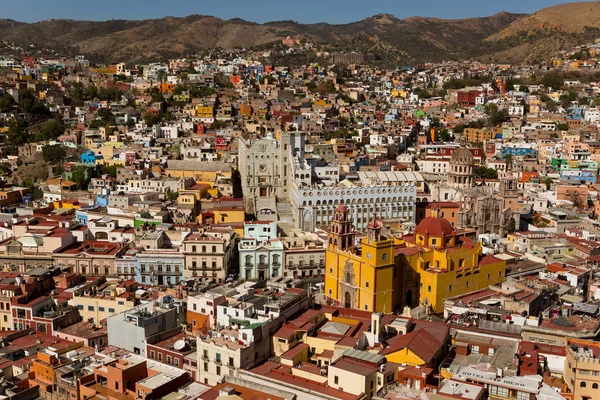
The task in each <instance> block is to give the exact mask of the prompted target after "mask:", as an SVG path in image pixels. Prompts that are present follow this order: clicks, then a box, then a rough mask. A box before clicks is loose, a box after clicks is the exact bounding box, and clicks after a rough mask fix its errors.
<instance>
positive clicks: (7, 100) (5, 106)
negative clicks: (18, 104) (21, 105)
mask: <svg viewBox="0 0 600 400" xmlns="http://www.w3.org/2000/svg"><path fill="white" fill-rule="evenodd" d="M14 105H15V99H13V97H12V96H11V95H10V94H8V93H6V94H5V95H4V96H2V97H0V112H3V113H7V112H9V111H11V110H12V108H13V106H14Z"/></svg>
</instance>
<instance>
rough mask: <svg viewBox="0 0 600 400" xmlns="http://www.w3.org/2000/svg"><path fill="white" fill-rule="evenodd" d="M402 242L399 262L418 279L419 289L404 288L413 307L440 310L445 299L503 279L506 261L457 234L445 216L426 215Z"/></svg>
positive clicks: (398, 252) (477, 243) (478, 243)
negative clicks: (484, 253)
mask: <svg viewBox="0 0 600 400" xmlns="http://www.w3.org/2000/svg"><path fill="white" fill-rule="evenodd" d="M403 245H404V247H401V248H399V249H398V250H397V254H398V256H399V257H400V258H401V259H402V261H401V264H402V265H403V266H404V267H405V268H410V269H411V270H412V271H411V272H410V273H408V274H407V275H408V276H413V277H415V279H418V290H417V291H416V292H415V291H413V289H412V288H409V289H408V290H407V292H406V300H405V301H406V303H407V304H408V305H410V306H412V307H414V306H417V305H426V306H429V308H430V310H431V311H432V312H434V313H440V312H443V310H444V299H446V298H448V297H453V296H458V295H462V294H465V293H469V292H474V291H477V290H480V289H483V288H486V287H488V286H489V285H495V284H497V283H500V282H502V281H503V280H504V273H505V270H506V262H505V261H502V260H500V259H498V258H496V257H494V256H491V255H488V256H483V254H482V244H481V242H473V241H472V240H471V239H470V238H468V237H466V236H465V235H460V234H457V233H456V232H455V230H454V229H453V228H452V226H451V225H450V223H449V222H448V221H447V220H445V219H444V218H438V217H428V218H425V219H424V220H423V221H421V222H420V223H419V225H418V226H417V228H416V229H415V234H414V235H410V236H407V237H406V238H405V239H404V243H403ZM411 286H412V287H414V286H416V285H414V284H413V285H411ZM417 293H418V296H417Z"/></svg>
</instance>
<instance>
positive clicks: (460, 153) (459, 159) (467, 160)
mask: <svg viewBox="0 0 600 400" xmlns="http://www.w3.org/2000/svg"><path fill="white" fill-rule="evenodd" d="M474 161H475V160H474V158H473V154H471V152H470V151H469V150H468V149H467V148H466V147H460V148H459V149H457V150H456V151H455V152H454V153H452V157H450V164H468V165H471V164H473V162H474Z"/></svg>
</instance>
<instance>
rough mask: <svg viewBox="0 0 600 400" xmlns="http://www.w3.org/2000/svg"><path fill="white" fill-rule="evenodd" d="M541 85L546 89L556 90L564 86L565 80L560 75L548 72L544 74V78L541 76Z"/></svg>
mask: <svg viewBox="0 0 600 400" xmlns="http://www.w3.org/2000/svg"><path fill="white" fill-rule="evenodd" d="M541 83H542V85H544V86H545V87H547V88H552V89H554V90H557V89H560V88H561V87H562V86H563V85H564V84H565V80H564V78H563V77H562V76H561V75H560V74H558V73H556V72H548V73H546V74H544V76H542V80H541Z"/></svg>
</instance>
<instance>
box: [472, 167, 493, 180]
mask: <svg viewBox="0 0 600 400" xmlns="http://www.w3.org/2000/svg"><path fill="white" fill-rule="evenodd" d="M473 174H474V175H475V176H478V177H480V178H484V179H497V178H498V171H496V170H495V169H494V168H486V167H484V166H479V167H475V168H474V169H473Z"/></svg>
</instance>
